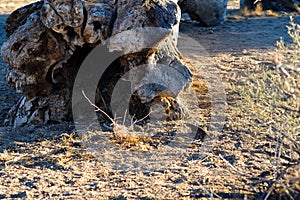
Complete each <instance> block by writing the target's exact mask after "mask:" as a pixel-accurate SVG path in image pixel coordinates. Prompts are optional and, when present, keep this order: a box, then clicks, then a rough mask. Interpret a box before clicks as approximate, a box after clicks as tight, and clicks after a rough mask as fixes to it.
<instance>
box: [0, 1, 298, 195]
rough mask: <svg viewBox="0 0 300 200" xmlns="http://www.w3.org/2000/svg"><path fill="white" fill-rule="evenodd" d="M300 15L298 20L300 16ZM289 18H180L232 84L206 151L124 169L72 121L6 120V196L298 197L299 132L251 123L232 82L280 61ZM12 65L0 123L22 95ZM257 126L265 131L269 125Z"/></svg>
mask: <svg viewBox="0 0 300 200" xmlns="http://www.w3.org/2000/svg"><path fill="white" fill-rule="evenodd" d="M231 3H232V4H231V7H230V8H237V6H238V1H233V2H231ZM0 11H1V10H0ZM0 13H1V12H0ZM2 13H3V12H2ZM230 14H231V15H236V14H237V11H236V10H231V11H230ZM6 17H7V16H6V15H0V45H1V44H2V43H3V42H4V41H5V32H4V29H3V25H4V20H5V19H6ZM295 21H296V22H298V23H300V16H295ZM288 23H289V17H288V15H287V14H285V13H282V14H281V15H280V16H279V17H276V18H268V17H259V18H258V17H257V18H248V19H247V18H242V19H240V20H234V19H232V18H231V19H228V20H226V21H225V22H224V24H222V25H220V26H217V27H209V28H205V27H200V26H199V25H198V24H197V23H195V22H187V21H185V22H182V23H181V26H180V31H181V32H182V33H184V34H187V35H188V36H190V37H192V38H193V39H195V40H197V41H198V42H199V43H200V44H201V45H202V46H203V47H204V48H205V49H206V51H207V52H208V53H209V54H210V56H211V59H212V60H213V62H214V63H215V65H216V66H217V68H218V70H219V74H220V76H221V77H222V81H223V84H224V85H225V87H226V93H227V101H228V102H227V103H228V109H227V111H226V115H227V116H226V122H225V125H224V129H223V130H222V131H221V133H220V135H219V136H218V140H217V141H216V142H215V143H214V144H213V145H212V146H213V147H212V150H211V151H209V152H207V155H208V156H207V157H206V158H204V159H188V158H183V160H179V161H178V162H176V163H175V164H174V165H171V166H170V167H167V168H166V169H165V170H163V171H161V170H157V171H153V172H147V173H146V172H138V173H135V172H127V173H124V172H119V171H115V170H112V169H110V168H108V167H107V166H104V165H103V164H102V163H101V160H98V159H96V158H94V157H93V156H92V154H91V152H89V151H88V149H86V148H85V147H84V146H83V145H82V143H81V140H80V138H78V137H77V136H76V134H69V133H65V132H66V130H70V125H69V124H68V123H66V124H63V125H52V126H47V127H35V128H33V127H26V128H22V129H11V128H10V127H0V144H1V145H0V199H5V198H24V199H25V198H26V199H28V198H29V199H194V198H212V199H213V198H217V199H218V198H220V199H221V198H222V199H223V198H224V199H229V198H231V199H264V198H267V197H270V198H271V199H280V198H283V199H292V198H294V199H297V198H299V197H300V188H299V184H300V170H299V167H300V165H299V158H300V157H299V156H300V154H299V150H300V149H299V148H298V147H299V146H297V145H298V144H299V135H298V138H297V139H296V142H295V139H292V138H290V139H289V137H284V136H282V135H281V136H278V135H272V134H263V133H259V132H256V131H254V130H256V129H255V128H257V127H254V126H261V127H263V126H262V125H260V124H259V122H257V121H256V124H254V123H253V124H245V123H248V122H249V121H247V120H246V118H251V116H252V113H251V110H249V113H238V114H237V112H236V111H235V110H236V108H237V107H238V106H240V105H241V104H243V103H241V101H242V97H240V96H239V95H238V94H237V93H236V92H235V90H233V89H232V85H234V87H235V86H236V87H238V86H240V85H242V83H243V82H242V80H243V78H245V74H246V71H247V70H248V69H253V68H255V69H260V68H261V67H262V66H269V67H272V66H273V67H274V65H273V64H272V61H273V58H274V44H275V42H276V41H277V40H279V38H280V37H283V38H285V39H286V40H288V36H287V34H286V25H288ZM6 73H7V71H6V64H4V63H3V62H2V61H1V60H0V94H1V95H0V98H1V105H0V110H1V111H0V123H3V121H4V117H5V114H6V113H7V111H8V110H9V108H10V107H11V106H12V105H14V104H15V102H16V101H17V95H16V94H15V92H14V91H13V90H12V89H10V88H9V87H8V86H7V84H6V82H5V74H6ZM239 80H241V81H239ZM242 86H243V85H242ZM243 87H246V88H247V87H248V85H244V86H243ZM298 125H299V124H298ZM245 126H246V128H245ZM295 126H296V125H295ZM258 130H261V131H262V132H263V131H266V133H267V128H261V129H258ZM279 140H280V141H281V140H282V141H281V142H279ZM279 149H280V150H279ZM279 151H280V153H278V152H279ZM269 195H270V196H269Z"/></svg>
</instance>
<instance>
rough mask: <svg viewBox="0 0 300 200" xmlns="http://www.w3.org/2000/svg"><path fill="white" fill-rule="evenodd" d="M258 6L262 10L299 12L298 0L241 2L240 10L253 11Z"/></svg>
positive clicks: (249, 0)
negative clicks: (260, 6)
mask: <svg viewBox="0 0 300 200" xmlns="http://www.w3.org/2000/svg"><path fill="white" fill-rule="evenodd" d="M258 4H261V5H262V8H263V9H264V10H274V11H298V12H299V11H300V2H299V1H298V0H261V1H256V0H241V1H240V8H241V9H248V10H255V8H256V6H257V5H258Z"/></svg>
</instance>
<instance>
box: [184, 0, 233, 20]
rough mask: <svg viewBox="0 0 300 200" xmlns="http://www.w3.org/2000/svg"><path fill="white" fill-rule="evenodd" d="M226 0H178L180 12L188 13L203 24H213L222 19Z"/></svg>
mask: <svg viewBox="0 0 300 200" xmlns="http://www.w3.org/2000/svg"><path fill="white" fill-rule="evenodd" d="M227 2H228V1H227V0H211V1H207V0H179V2H178V4H179V6H180V8H181V9H182V12H186V13H188V14H189V16H190V17H191V19H192V20H196V21H198V22H200V23H201V24H202V25H205V26H215V25H218V24H220V23H222V22H223V21H224V19H225V18H226V12H227Z"/></svg>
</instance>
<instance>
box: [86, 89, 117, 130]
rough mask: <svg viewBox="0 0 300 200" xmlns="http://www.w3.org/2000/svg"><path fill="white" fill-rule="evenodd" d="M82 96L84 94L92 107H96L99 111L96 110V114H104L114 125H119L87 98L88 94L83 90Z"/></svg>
mask: <svg viewBox="0 0 300 200" xmlns="http://www.w3.org/2000/svg"><path fill="white" fill-rule="evenodd" d="M82 94H83V96H84V98H86V100H87V101H88V102H89V103H90V104H91V105H92V106H94V107H95V108H96V109H97V110H95V111H96V112H97V111H100V112H102V113H103V114H104V115H105V116H106V117H108V119H109V120H110V121H111V122H112V123H113V124H114V125H116V124H117V123H116V122H115V120H114V119H113V118H111V117H110V116H109V115H108V114H107V113H106V112H104V111H103V110H102V109H100V108H99V107H98V106H97V105H96V104H94V103H93V102H92V101H91V100H90V99H89V98H88V97H87V96H86V94H85V93H84V91H83V90H82Z"/></svg>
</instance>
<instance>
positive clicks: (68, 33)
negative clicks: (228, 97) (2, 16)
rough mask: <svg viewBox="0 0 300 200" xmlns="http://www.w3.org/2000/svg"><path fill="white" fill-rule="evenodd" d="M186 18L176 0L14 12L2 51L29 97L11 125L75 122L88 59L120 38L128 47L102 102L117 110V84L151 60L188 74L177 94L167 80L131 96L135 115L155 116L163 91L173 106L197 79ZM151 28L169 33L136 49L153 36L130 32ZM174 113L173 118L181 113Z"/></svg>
mask: <svg viewBox="0 0 300 200" xmlns="http://www.w3.org/2000/svg"><path fill="white" fill-rule="evenodd" d="M180 16H181V13H180V9H179V7H178V5H177V4H176V1H173V0H146V1H142V0H138V1H126V0H115V1H114V0H111V1H108V0H92V1H91V0H67V1H66V0H44V1H40V2H37V3H34V4H31V5H28V6H26V7H24V8H20V9H18V10H17V11H15V12H13V13H12V14H11V15H10V16H9V18H8V19H7V23H6V31H7V36H8V40H7V42H5V43H4V44H3V46H2V49H1V51H2V57H3V60H4V61H5V62H7V63H8V64H9V68H8V69H9V73H8V75H7V80H8V83H9V84H10V85H11V86H12V87H14V88H15V89H16V90H17V91H18V92H19V93H22V94H23V97H22V98H21V99H20V101H19V103H18V104H17V105H16V106H15V107H14V108H12V110H11V112H10V117H9V123H10V124H11V125H13V126H23V125H26V124H47V123H53V122H61V121H64V120H71V119H72V100H73V101H74V99H72V91H73V84H74V80H75V78H76V74H77V72H78V70H79V68H80V65H81V64H82V62H83V60H84V59H85V58H86V56H87V55H88V54H89V53H90V52H91V51H92V50H93V49H94V48H95V47H96V46H97V45H99V44H103V43H104V41H106V40H107V39H108V38H114V40H112V42H111V43H112V45H114V46H113V47H112V49H117V50H123V52H125V53H124V54H122V55H121V56H120V57H119V58H118V59H117V60H116V61H115V62H114V63H113V64H112V65H110V66H109V67H108V70H106V73H105V74H104V75H103V77H99V80H100V83H99V84H98V88H97V91H98V93H97V95H96V103H97V105H98V106H99V107H101V108H103V110H105V111H106V112H107V113H109V114H112V113H111V110H110V109H111V108H110V101H111V95H112V91H113V89H114V86H115V84H116V82H117V81H118V79H120V78H121V76H122V74H124V73H126V72H127V71H129V70H130V69H133V68H135V67H137V66H139V65H143V64H151V66H154V67H153V68H154V69H155V66H157V67H156V68H159V66H160V65H163V66H168V67H170V69H173V70H176V71H177V72H178V73H181V74H182V77H184V78H183V79H181V80H175V79H174V78H173V79H172V80H171V82H172V81H174V82H176V83H175V84H173V83H172V85H176V87H177V91H176V92H175V93H174V92H173V93H172V92H169V91H165V90H167V89H166V88H160V86H159V84H158V85H156V86H155V87H153V85H151V84H150V85H146V86H145V87H141V88H138V89H137V90H136V91H135V93H134V95H133V97H132V98H131V100H132V101H134V102H131V105H133V107H134V108H131V109H130V112H131V115H132V116H135V117H137V116H140V117H143V116H145V115H147V112H149V109H148V108H149V105H150V104H153V103H155V102H161V101H154V99H157V98H159V97H160V96H162V95H164V96H168V95H169V96H170V98H168V99H170V101H174V102H175V103H174V102H173V103H170V104H168V105H177V103H176V95H178V92H180V90H181V89H183V88H184V87H186V86H187V85H189V83H190V80H191V77H192V74H191V73H190V71H189V69H188V68H187V67H186V66H185V64H184V63H183V61H182V58H181V55H180V53H179V52H178V50H177V48H176V40H177V35H178V26H179V21H180ZM144 27H156V28H157V29H159V30H161V29H162V30H165V31H162V32H161V33H160V38H158V39H157V38H156V41H155V43H153V44H152V43H151V42H150V46H149V44H148V46H147V48H145V49H143V48H142V49H138V52H136V51H135V50H137V48H135V47H138V46H139V45H140V42H141V40H145V41H148V40H151V38H152V37H150V35H149V34H148V35H147V34H146V36H147V38H145V37H143V34H142V36H141V35H139V34H137V36H136V35H126V33H127V31H128V30H134V29H140V28H144ZM123 33H125V34H123ZM154 38H155V37H154ZM151 45H152V46H151ZM109 48H110V47H109ZM150 71H151V69H148V71H146V72H145V73H146V74H145V75H146V76H147V73H148V74H149V73H151V72H150ZM103 97H104V98H103ZM75 101H76V100H75ZM79 104H80V103H79ZM141 107H142V108H144V107H146V109H142V108H141ZM166 109H168V110H169V109H170V108H166ZM174 110H178V108H176V109H175V108H174ZM179 110H180V109H179ZM174 116H175V117H174ZM174 116H173V117H171V118H176V116H178V113H177V114H176V115H174Z"/></svg>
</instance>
